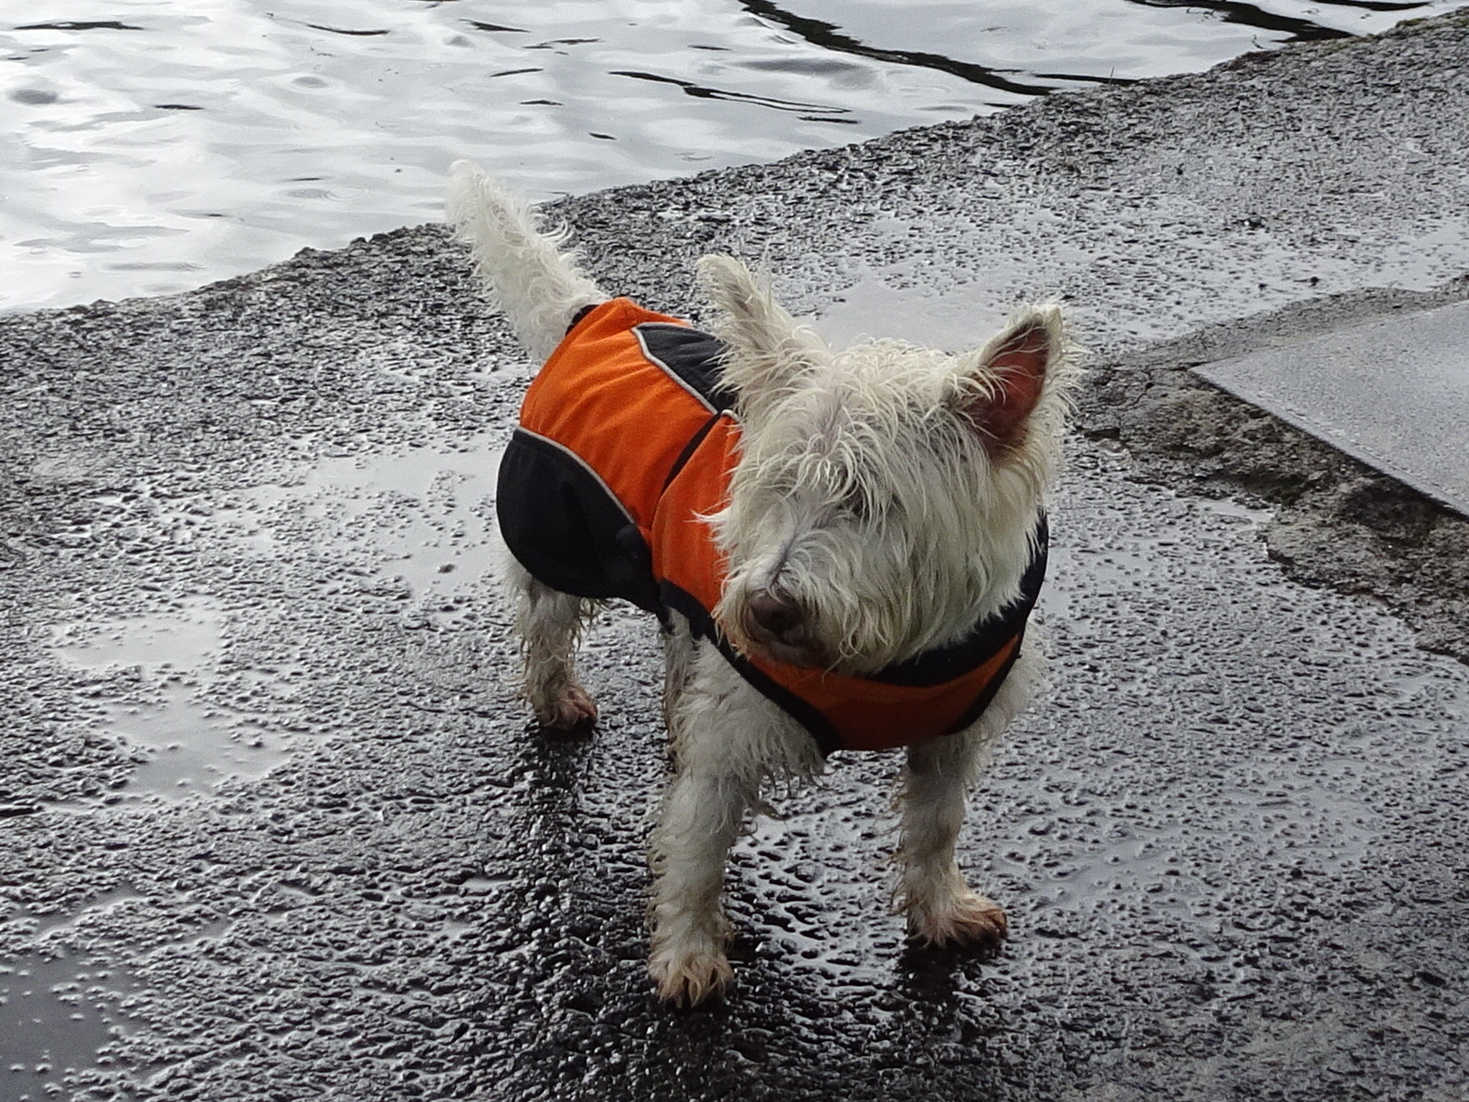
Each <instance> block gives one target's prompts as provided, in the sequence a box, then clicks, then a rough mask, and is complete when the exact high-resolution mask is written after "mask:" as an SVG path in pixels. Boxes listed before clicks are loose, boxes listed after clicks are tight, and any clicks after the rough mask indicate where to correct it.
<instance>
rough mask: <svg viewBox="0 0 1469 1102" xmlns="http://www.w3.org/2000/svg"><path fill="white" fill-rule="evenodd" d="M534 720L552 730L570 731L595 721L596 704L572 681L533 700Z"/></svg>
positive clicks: (588, 694)
mask: <svg viewBox="0 0 1469 1102" xmlns="http://www.w3.org/2000/svg"><path fill="white" fill-rule="evenodd" d="M535 713H536V722H537V723H539V724H540V725H541V726H542V727H545V728H547V729H548V730H552V731H571V730H574V729H575V728H577V727H585V726H588V725H590V724H592V723H595V722H596V721H597V704H596V701H594V700H593V699H592V696H591V694H590V693H589V692H587V691H586V690H585V689H583V688H582V687H581V686H580V685H578V684H576V683H575V682H572V683H570V684H568V685H566V686H565V687H564V688H562V689H561V691H560V692H558V693H556V694H555V695H554V696H551V697H549V698H547V699H545V700H538V701H536V702H535Z"/></svg>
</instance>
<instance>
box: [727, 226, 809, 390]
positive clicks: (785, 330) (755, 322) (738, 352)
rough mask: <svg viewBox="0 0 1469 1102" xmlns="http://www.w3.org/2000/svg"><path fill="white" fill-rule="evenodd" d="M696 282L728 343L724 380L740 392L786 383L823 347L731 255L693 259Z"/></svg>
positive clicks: (766, 285)
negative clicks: (696, 265) (713, 308)
mask: <svg viewBox="0 0 1469 1102" xmlns="http://www.w3.org/2000/svg"><path fill="white" fill-rule="evenodd" d="M699 283H700V286H702V287H703V289H704V293H705V294H707V295H708V296H709V299H710V301H711V302H713V303H714V305H715V306H716V307H717V308H718V309H719V310H720V312H721V313H722V314H723V315H724V317H723V319H722V321H721V324H718V325H717V326H716V327H715V331H716V333H717V335H718V336H719V337H720V338H721V339H722V340H723V341H724V342H725V343H726V344H728V345H729V347H730V352H731V355H730V358H729V361H728V363H727V365H726V368H725V376H726V381H727V382H728V384H729V385H730V386H732V387H733V388H734V389H735V390H737V391H739V392H740V393H742V394H745V395H747V396H748V395H751V394H754V393H758V392H760V391H762V390H764V391H768V390H769V389H770V388H772V387H780V386H783V385H785V384H786V383H788V382H789V381H790V380H791V379H793V378H794V377H795V376H796V375H797V374H798V373H800V372H802V371H804V370H806V369H807V368H808V367H811V366H812V365H813V364H815V363H816V362H818V361H819V359H820V358H821V357H822V354H823V351H824V346H823V345H822V344H821V341H820V339H819V338H818V337H816V336H815V334H814V333H812V332H811V331H810V330H808V329H806V328H804V327H803V326H801V325H799V324H798V323H797V322H796V319H795V318H793V317H791V315H790V314H789V313H788V312H787V311H786V309H785V308H784V307H783V306H781V305H780V303H778V302H776V301H775V296H774V295H772V294H771V291H770V284H769V283H768V282H767V281H766V280H763V279H759V278H757V277H756V276H755V275H754V274H753V273H752V272H751V271H750V269H749V268H747V267H745V265H744V264H742V263H741V262H740V261H738V260H736V259H735V258H734V257H732V256H722V255H711V256H706V257H703V258H702V259H701V260H700V261H699Z"/></svg>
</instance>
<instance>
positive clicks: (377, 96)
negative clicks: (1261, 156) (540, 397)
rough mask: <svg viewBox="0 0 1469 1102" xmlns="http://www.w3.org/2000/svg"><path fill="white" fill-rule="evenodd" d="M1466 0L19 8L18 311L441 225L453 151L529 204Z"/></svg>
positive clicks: (217, 1) (2, 145)
mask: <svg viewBox="0 0 1469 1102" xmlns="http://www.w3.org/2000/svg"><path fill="white" fill-rule="evenodd" d="M1465 3H1469V0H1434V2H1430V3H1395V2H1384V0H1362V2H1345V0H1335V2H1324V3H1314V4H1312V3H1295V2H1291V0H1264V2H1262V3H1259V4H1247V3H1240V2H1232V0H1207V2H1199V3H1189V4H1183V3H1176V2H1173V0H1095V2H1089V3H1078V2H1077V0H1004V2H993V3H991V2H985V0H963V2H949V3H943V2H931V3H929V2H921V0H887V2H885V3H884V2H878V0H790V2H789V3H785V4H780V5H777V4H774V3H768V2H766V0H744V2H736V0H707V2H704V3H692V2H689V0H616V2H607V0H596V2H593V0H551V2H542V3H537V4H525V3H519V4H508V3H504V2H502V0H375V2H358V3H347V2H345V0H281V2H279V3H270V4H264V3H252V2H250V0H196V2H195V3H191V4H187V5H179V4H174V3H163V2H161V0H112V2H108V3H104V2H102V0H48V3H46V4H44V5H41V4H10V5H7V13H6V16H5V18H4V20H3V22H0V61H3V65H0V112H3V116H0V117H3V119H4V123H5V125H4V126H3V127H0V197H3V202H0V309H15V308H20V307H27V306H38V305H58V304H66V303H72V302H80V301H87V300H90V299H93V298H98V297H107V298H119V297H124V296H128V295H137V294H156V293H161V292H167V291H176V290H182V289H185V288H188V287H192V286H196V285H198V284H200V283H203V282H206V281H207V280H209V279H214V278H219V277H222V276H225V275H230V274H234V273H238V272H242V271H248V270H251V269H254V268H258V267H260V266H262V265H264V264H267V263H270V262H272V261H275V260H280V259H282V258H284V257H286V256H289V255H290V254H291V253H292V252H294V251H295V250H296V249H297V248H299V247H301V246H303V245H314V246H318V247H331V246H336V245H340V244H343V243H345V242H346V241H348V240H350V239H351V238H352V237H355V236H358V235H361V234H365V233H371V232H375V231H378V230H384V229H390V228H393V227H396V226H400V225H403V224H405V223H416V222H423V221H427V220H430V219H436V218H438V217H439V215H440V209H441V195H442V190H443V187H442V180H443V175H444V171H445V168H446V166H447V164H448V163H449V161H450V160H452V159H453V158H455V157H457V156H470V157H474V158H476V159H478V160H481V161H483V162H484V163H486V164H487V165H490V166H493V167H494V168H495V169H496V170H497V171H498V172H499V173H501V174H502V175H504V176H506V177H507V178H509V179H511V180H512V181H514V182H515V183H516V184H518V185H519V186H521V187H522V188H523V189H524V190H526V191H527V192H529V193H530V194H532V195H533V196H536V197H547V196H551V195H554V194H557V193H563V192H580V191H588V190H592V189H595V188H598V187H604V186H607V185H610V184H617V183H626V182H633V181H638V180H646V179H649V178H653V177H660V176H678V175H685V174H688V173H691V172H695V171H698V170H700V169H703V168H708V167H713V166H718V165H727V164H732V163H737V162H741V161H754V160H768V159H772V158H776V157H780V156H782V155H784V154H787V153H790V152H792V151H794V150H796V149H800V148H804V147H812V146H829V145H835V144H840V143H843V142H848V141H853V140H858V139H861V138H867V137H872V136H874V135H877V134H882V133H885V132H887V131H890V130H894V129H898V128H900V127H904V126H913V125H921V124H925V123H931V122H938V121H941V120H945V119H958V118H967V117H969V116H971V115H973V114H976V113H982V112H987V111H993V110H997V109H999V108H1002V107H1005V106H1008V105H1010V104H1013V103H1016V102H1018V101H1019V100H1021V99H1024V98H1026V97H1028V96H1032V95H1039V94H1044V93H1046V92H1048V91H1051V90H1055V89H1063V88H1077V87H1085V86H1087V85H1091V84H1095V83H1098V82H1105V81H1112V80H1132V79H1137V78H1140V77H1148V76H1157V75H1161V74H1165V73H1172V72H1180V71H1185V70H1196V69H1202V68H1206V67H1207V66H1209V65H1212V64H1214V63H1215V62H1217V61H1221V60H1223V59H1225V58H1228V57H1231V56H1234V55H1235V54H1238V53H1241V52H1244V51H1246V50H1251V49H1259V48H1272V47H1276V46H1279V45H1282V44H1285V43H1288V42H1293V41H1300V40H1303V39H1310V38H1322V37H1331V36H1337V35H1342V34H1357V33H1367V32H1372V31H1379V30H1383V29H1385V28H1387V27H1389V26H1391V25H1392V24H1393V23H1395V22H1396V21H1398V20H1400V19H1402V18H1405V17H1408V16H1420V15H1426V14H1433V13H1436V12H1440V11H1446V10H1448V9H1450V8H1454V7H1461V6H1464V4H1465ZM22 12H24V13H25V14H24V15H21V14H19V13H22Z"/></svg>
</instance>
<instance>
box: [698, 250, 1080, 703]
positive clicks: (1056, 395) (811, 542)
mask: <svg viewBox="0 0 1469 1102" xmlns="http://www.w3.org/2000/svg"><path fill="white" fill-rule="evenodd" d="M699 272H700V277H701V281H702V283H703V285H704V287H705V289H706V291H707V292H708V294H709V295H710V297H711V299H712V300H713V302H714V304H715V305H716V306H717V307H718V308H719V309H720V311H721V312H722V314H723V318H722V322H721V324H720V325H718V326H717V327H716V330H717V332H718V335H719V336H720V337H721V338H722V339H723V340H724V341H725V342H726V343H727V345H728V346H729V356H728V360H727V362H726V364H725V368H724V379H725V385H726V386H728V387H730V388H731V389H732V390H733V391H734V392H735V394H736V411H737V413H738V414H739V417H740V420H741V426H742V427H741V452H740V457H739V460H738V463H737V466H736V467H735V470H734V472H733V475H732V477H731V485H730V500H729V502H728V504H727V505H726V507H725V508H723V509H722V510H720V511H719V512H718V513H716V514H714V515H713V516H711V517H710V518H709V521H710V523H711V525H712V528H713V534H714V538H715V541H716V543H717V545H718V547H719V549H720V552H721V553H722V554H723V555H724V556H725V558H726V562H727V577H726V582H725V588H724V592H723V595H722V597H721V599H720V602H719V605H718V607H717V608H716V609H715V610H714V611H715V616H716V618H717V619H718V620H719V623H720V625H721V627H722V628H723V629H724V631H725V633H726V634H727V635H728V636H729V637H730V639H731V640H732V641H733V642H734V643H735V644H736V645H737V646H738V647H740V648H741V649H743V650H746V651H754V652H758V653H764V654H766V655H768V656H770V657H772V658H774V659H776V660H778V661H782V662H787V663H791V664H794V665H800V666H811V667H821V668H830V669H833V670H835V671H837V672H840V673H846V674H863V673H872V672H875V671H876V670H879V669H881V668H882V667H884V666H887V665H889V664H891V663H893V662H900V661H903V660H906V659H908V658H912V657H914V656H915V655H917V654H920V653H922V652H923V651H925V650H928V649H930V648H932V647H935V646H942V645H945V644H947V643H951V642H955V641H957V640H958V639H960V638H962V637H963V636H964V635H965V634H966V633H968V632H969V631H970V630H971V629H972V628H973V627H974V626H975V624H976V623H977V622H978V621H979V620H980V619H981V618H983V617H986V616H989V615H991V614H993V613H995V612H998V611H999V610H1001V609H1002V608H1004V607H1005V606H1006V605H1007V604H1009V603H1011V602H1012V601H1013V600H1014V599H1015V598H1016V597H1017V596H1018V594H1019V586H1020V578H1021V575H1022V574H1023V572H1024V569H1025V566H1026V563H1027V562H1028V560H1029V558H1030V552H1031V548H1032V540H1033V539H1034V536H1035V527H1036V519H1037V515H1038V512H1039V509H1040V507H1041V504H1042V500H1043V497H1044V494H1045V492H1046V489H1047V488H1048V486H1049V485H1050V483H1051V482H1052V480H1053V478H1054V476H1055V474H1056V471H1057V469H1058V466H1059V463H1060V454H1061V438H1062V434H1063V431H1064V422H1065V412H1066V400H1065V390H1066V387H1067V386H1068V385H1069V383H1070V382H1071V380H1072V378H1073V376H1074V374H1075V372H1074V369H1073V368H1072V366H1071V362H1070V357H1069V356H1068V355H1067V346H1066V341H1065V338H1064V336H1063V333H1062V324H1061V313H1060V310H1059V309H1058V308H1056V307H1054V306H1046V307H1036V308H1030V309H1027V310H1024V311H1022V312H1021V313H1020V314H1018V315H1017V316H1016V317H1015V319H1014V320H1013V321H1012V322H1011V323H1010V324H1009V325H1008V326H1007V327H1006V328H1005V329H1004V330H1003V331H1002V332H1001V333H999V334H998V335H997V336H995V337H994V338H993V339H991V340H990V341H989V342H988V343H986V344H985V345H983V347H980V348H978V349H975V350H973V351H971V352H966V353H962V354H958V355H949V354H946V353H943V352H938V351H934V350H931V349H926V348H919V347H916V346H913V345H910V344H906V343H903V342H899V341H871V342H864V343H860V344H855V345H852V346H851V347H849V348H846V349H842V350H833V349H831V348H830V347H828V346H827V345H826V343H825V342H824V341H822V340H821V339H820V338H819V337H818V336H817V335H816V334H815V333H814V332H812V331H811V330H810V329H808V328H805V327H803V326H801V325H799V324H797V322H796V321H795V320H794V319H793V318H792V317H791V315H790V314H789V313H787V312H786V311H785V310H784V309H782V308H781V307H780V306H779V305H778V304H777V303H776V302H775V301H774V299H773V298H772V296H771V294H770V291H769V288H768V287H767V286H766V285H765V284H763V283H762V282H760V281H757V280H756V279H755V278H754V277H753V276H752V275H751V274H750V272H749V271H748V270H747V269H746V268H745V267H744V265H742V264H740V263H739V262H738V261H736V260H733V259H731V258H729V257H723V256H711V257H705V258H704V260H703V261H702V262H701V263H700V268H699Z"/></svg>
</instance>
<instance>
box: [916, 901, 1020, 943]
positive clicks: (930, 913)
mask: <svg viewBox="0 0 1469 1102" xmlns="http://www.w3.org/2000/svg"><path fill="white" fill-rule="evenodd" d="M908 932H909V934H910V935H911V936H912V937H914V938H916V939H917V940H918V941H920V942H922V943H923V944H924V945H931V946H935V947H943V946H946V945H957V946H964V947H967V948H973V949H980V950H984V951H987V952H992V951H994V950H995V949H998V948H999V947H1000V942H1002V941H1004V940H1005V935H1006V934H1007V933H1008V932H1009V924H1008V923H1007V922H1006V920H1005V912H1004V911H1003V910H1001V909H1000V906H999V904H997V903H995V902H994V901H993V900H990V899H986V898H985V897H984V896H982V895H980V894H979V893H978V892H972V891H965V892H961V893H959V894H957V895H954V896H951V897H949V898H948V899H946V900H944V901H943V903H942V904H941V905H938V906H933V907H910V908H909V910H908Z"/></svg>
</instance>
